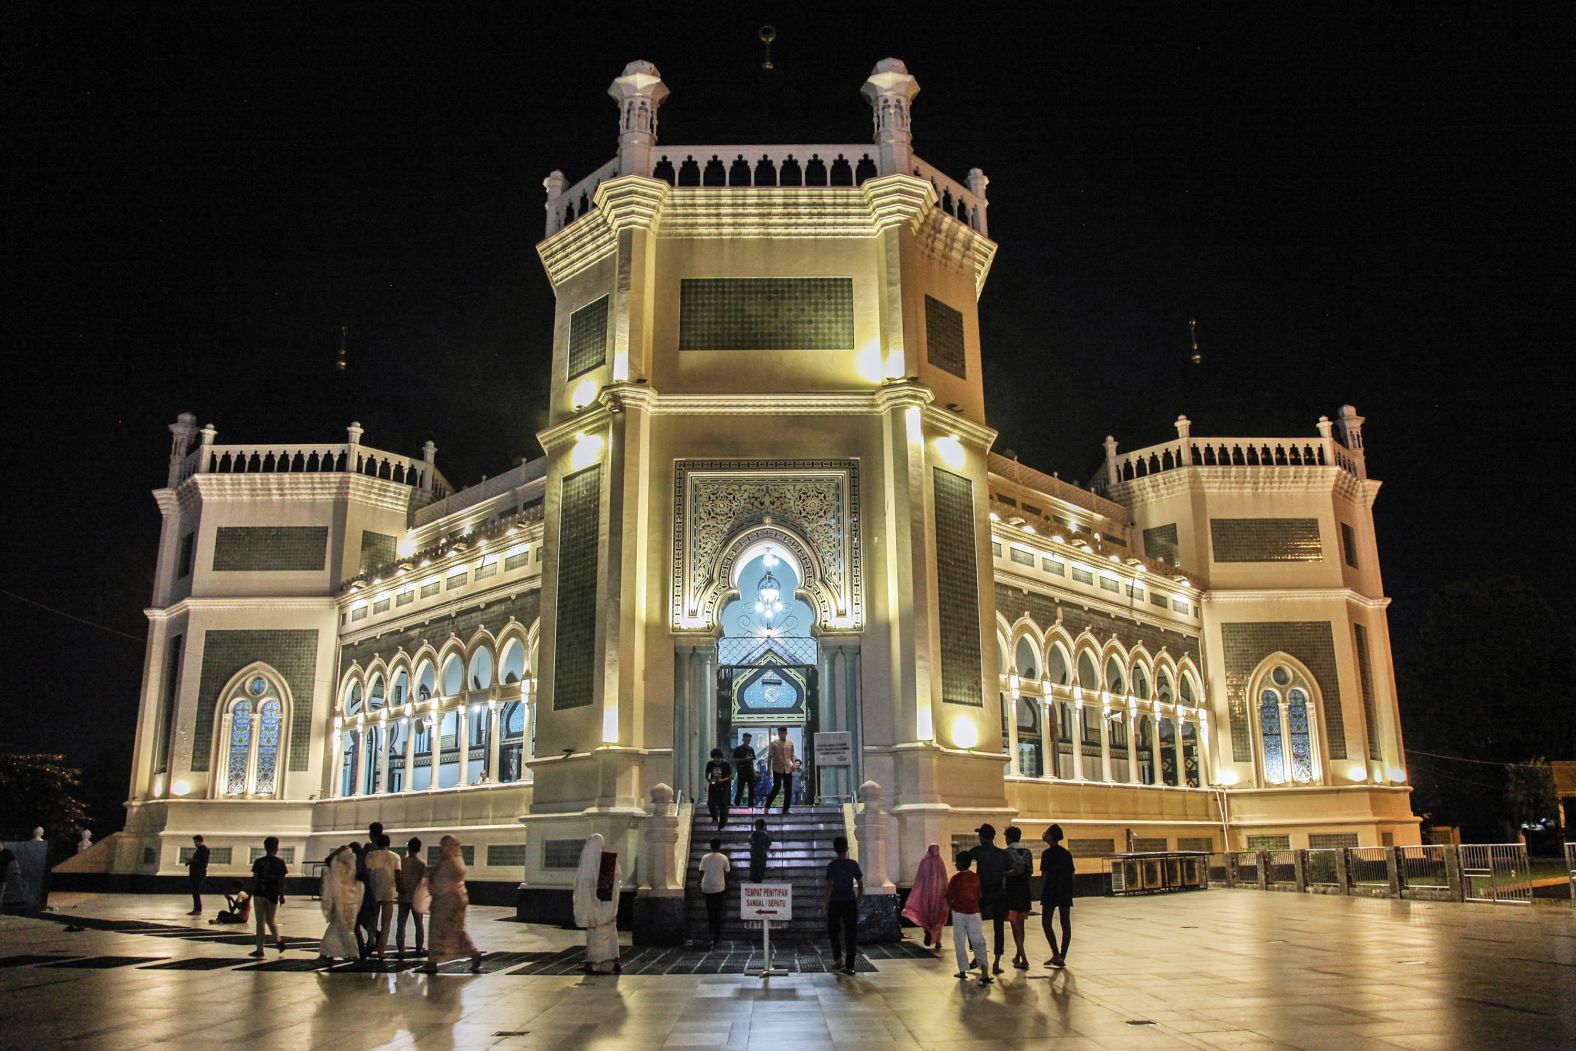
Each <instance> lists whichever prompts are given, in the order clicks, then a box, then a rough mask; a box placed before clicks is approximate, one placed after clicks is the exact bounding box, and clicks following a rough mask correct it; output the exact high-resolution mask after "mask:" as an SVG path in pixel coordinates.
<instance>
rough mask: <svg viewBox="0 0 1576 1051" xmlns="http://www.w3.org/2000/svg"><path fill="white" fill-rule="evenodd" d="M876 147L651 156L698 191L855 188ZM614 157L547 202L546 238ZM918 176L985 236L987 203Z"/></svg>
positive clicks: (654, 172) (699, 150) (921, 169)
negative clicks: (767, 188)
mask: <svg viewBox="0 0 1576 1051" xmlns="http://www.w3.org/2000/svg"><path fill="white" fill-rule="evenodd" d="M876 152H877V151H876V149H875V147H874V146H873V145H857V144H856V145H846V144H843V145H839V144H835V143H834V144H810V145H793V146H741V145H733V146H659V147H657V148H656V149H655V150H654V151H653V153H652V157H653V160H652V166H651V173H650V174H651V177H652V178H653V179H660V180H661V181H663V182H665V183H667V184H668V185H669V186H674V187H696V188H707V187H716V188H727V187H775V186H809V187H817V186H828V187H838V186H846V187H854V186H860V185H863V184H864V182H865V180H867V179H873V178H875V176H876V174H877V166H876V156H875V155H876ZM618 174H619V161H618V158H617V157H615V158H613V159H612V160H611V161H608V162H607V163H606V164H604V165H602V166H601V167H600V168H598V169H597V170H596V171H594V172H592V173H591V174H590V175H587V176H586V177H584V178H583V179H581V180H580V181H579V182H576V183H575V184H574V185H572V186H569V187H568V188H566V189H565V190H563V191H562V193H560V194H559V195H558V196H556V197H552V198H550V199H549V201H548V203H547V211H548V220H547V234H548V236H551V235H553V234H554V233H556V232H558V231H559V230H562V229H563V228H564V227H566V226H568V225H569V224H570V223H572V222H574V221H575V220H576V219H579V218H580V217H581V216H583V215H586V214H588V213H589V212H591V211H592V210H593V209H594V208H595V207H596V191H597V187H599V186H600V185H601V184H602V183H604V182H606V181H607V180H609V179H612V178H615V177H617V176H618ZM913 175H914V177H915V178H919V179H924V180H925V181H927V182H929V183H930V185H931V187H932V188H934V190H935V191H936V199H937V202H938V206H939V207H940V208H941V210H942V211H943V212H945V213H946V214H947V215H950V216H952V217H953V218H954V219H957V220H958V221H959V222H961V223H963V224H964V225H966V226H968V227H970V228H971V229H974V230H977V231H979V232H980V233H984V232H985V230H986V226H985V200H984V197H983V195H981V194H977V193H975V192H974V191H972V190H970V189H969V188H968V187H967V186H965V185H964V184H963V183H961V182H958V181H957V180H956V179H953V178H951V177H949V176H947V175H945V174H944V173H942V172H941V171H940V170H939V169H938V168H936V167H935V166H934V165H932V164H929V163H927V162H925V161H922V160H920V159H919V158H918V157H915V158H913Z"/></svg>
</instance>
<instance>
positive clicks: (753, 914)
mask: <svg viewBox="0 0 1576 1051" xmlns="http://www.w3.org/2000/svg"><path fill="white" fill-rule="evenodd" d="M739 918H740V919H745V920H772V921H773V922H776V923H782V922H784V921H786V920H791V919H793V884H792V883H741V884H739Z"/></svg>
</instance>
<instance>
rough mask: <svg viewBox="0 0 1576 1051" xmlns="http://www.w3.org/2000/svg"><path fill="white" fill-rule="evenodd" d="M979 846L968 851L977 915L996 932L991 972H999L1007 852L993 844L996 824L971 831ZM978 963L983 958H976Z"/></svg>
mask: <svg viewBox="0 0 1576 1051" xmlns="http://www.w3.org/2000/svg"><path fill="white" fill-rule="evenodd" d="M974 831H975V833H976V834H978V836H979V837H980V845H979V846H977V847H975V848H974V849H973V850H971V851H970V852H969V853H970V854H972V855H973V856H974V866H975V869H976V871H977V872H978V873H979V879H980V917H981V921H982V922H983V921H984V920H990V921H991V926H992V928H993V929H994V931H995V935H996V959H995V960H994V961H993V963H992V964H991V971H992V973H994V974H1000V973H1001V957H1002V954H1003V953H1004V952H1006V949H1007V929H1006V924H1007V852H1006V851H1005V850H1003V849H1002V848H1000V847H998V846H997V845H996V826H995V825H992V824H988V823H987V824H984V825H981V826H980V827H979V828H977V829H975V830H974ZM980 960H981V963H983V962H984V957H981V958H980Z"/></svg>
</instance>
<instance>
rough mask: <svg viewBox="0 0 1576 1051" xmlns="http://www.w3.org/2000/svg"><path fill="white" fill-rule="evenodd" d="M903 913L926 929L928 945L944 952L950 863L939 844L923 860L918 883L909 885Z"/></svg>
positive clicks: (926, 944) (916, 878)
mask: <svg viewBox="0 0 1576 1051" xmlns="http://www.w3.org/2000/svg"><path fill="white" fill-rule="evenodd" d="M903 915H904V916H905V917H907V918H908V920H909V921H910V922H911V923H913V924H914V926H916V927H918V928H919V929H920V930H922V931H924V932H925V948H927V949H929V948H931V947H932V946H934V948H935V950H936V952H938V953H939V952H941V928H942V927H944V926H946V924H947V864H946V862H944V861H942V860H941V847H940V846H939V845H937V844H935V843H932V844H931V845H930V849H929V850H927V851H925V856H924V857H922V858H920V859H919V870H918V871H917V872H915V873H914V885H913V886H912V887H910V888H909V891H908V901H907V902H905V903H904V904H903Z"/></svg>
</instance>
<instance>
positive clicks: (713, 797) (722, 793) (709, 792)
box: [706, 748, 733, 832]
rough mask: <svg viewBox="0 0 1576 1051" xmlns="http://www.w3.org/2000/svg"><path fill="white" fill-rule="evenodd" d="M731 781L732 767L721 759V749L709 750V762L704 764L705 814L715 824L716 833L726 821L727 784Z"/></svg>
mask: <svg viewBox="0 0 1576 1051" xmlns="http://www.w3.org/2000/svg"><path fill="white" fill-rule="evenodd" d="M732 780H733V767H731V766H729V765H728V761H727V760H726V759H724V758H723V757H722V749H721V748H713V749H712V750H711V762H709V763H707V764H706V812H707V813H708V814H710V815H711V819H712V820H713V821H715V822H716V823H717V831H718V832H721V831H722V826H723V825H724V824H725V823H726V822H727V820H728V783H729V782H730V781H732Z"/></svg>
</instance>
